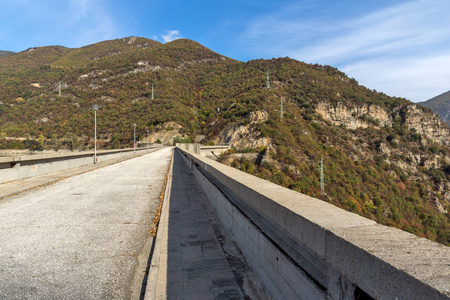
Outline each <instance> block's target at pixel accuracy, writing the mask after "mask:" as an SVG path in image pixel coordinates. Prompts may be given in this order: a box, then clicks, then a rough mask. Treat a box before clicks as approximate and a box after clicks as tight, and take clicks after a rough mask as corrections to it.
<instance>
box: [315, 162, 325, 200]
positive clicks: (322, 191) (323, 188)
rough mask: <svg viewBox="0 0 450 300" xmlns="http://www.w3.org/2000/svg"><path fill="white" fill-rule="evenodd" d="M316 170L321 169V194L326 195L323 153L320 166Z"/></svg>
mask: <svg viewBox="0 0 450 300" xmlns="http://www.w3.org/2000/svg"><path fill="white" fill-rule="evenodd" d="M316 170H320V194H321V195H325V182H324V176H323V155H322V156H321V157H320V168H318V169H316Z"/></svg>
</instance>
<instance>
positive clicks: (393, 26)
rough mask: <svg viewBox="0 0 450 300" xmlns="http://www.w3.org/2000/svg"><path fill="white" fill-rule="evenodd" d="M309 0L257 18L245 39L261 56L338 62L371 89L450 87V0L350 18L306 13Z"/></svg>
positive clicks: (431, 91) (413, 92) (403, 91)
mask: <svg viewBox="0 0 450 300" xmlns="http://www.w3.org/2000/svg"><path fill="white" fill-rule="evenodd" d="M303 3H304V2H303V1H297V2H295V3H294V4H293V5H291V6H290V7H287V8H285V9H283V10H280V11H279V12H276V13H274V14H272V15H269V16H264V17H261V18H259V19H256V20H253V22H251V23H250V24H249V26H248V28H247V30H246V31H245V32H244V34H243V35H242V36H241V43H242V44H244V46H245V45H246V46H248V48H249V49H250V50H251V51H252V52H253V53H259V55H261V53H263V55H264V56H271V55H272V56H286V55H287V56H290V57H292V58H295V59H298V60H302V61H306V62H310V63H320V64H329V65H333V66H336V67H338V68H339V69H341V70H343V71H344V72H346V73H348V74H349V75H350V76H351V77H355V79H356V80H358V81H359V82H360V83H361V84H364V85H366V86H367V87H368V88H371V89H377V90H379V91H382V92H385V93H386V94H390V95H395V96H399V97H406V98H409V99H411V100H413V101H421V100H426V99H428V98H431V97H433V96H436V95H437V94H439V93H442V92H445V91H447V90H449V89H450V71H448V70H446V68H445V66H448V65H449V64H448V63H449V62H450V60H449V57H450V25H449V23H448V21H447V20H448V18H447V13H448V12H449V11H450V1H448V0H414V1H405V2H404V3H402V4H399V5H395V6H391V7H388V8H384V9H382V10H379V11H375V12H372V13H370V14H366V15H363V16H360V17H357V18H347V19H342V18H338V17H334V16H332V17H330V18H326V17H325V18H323V16H320V17H316V16H313V18H311V16H307V17H305V16H303V15H301V14H302V13H304V11H302V9H304V7H302V5H301V4H303ZM310 12H311V11H308V13H310ZM336 13H337V14H339V12H336ZM305 14H306V13H305ZM267 24H271V26H270V27H269V26H268V25H267Z"/></svg>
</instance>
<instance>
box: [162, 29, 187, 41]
mask: <svg viewBox="0 0 450 300" xmlns="http://www.w3.org/2000/svg"><path fill="white" fill-rule="evenodd" d="M164 32H165V34H163V35H162V36H161V37H162V39H163V41H164V43H167V42H171V41H173V40H177V39H181V38H182V36H181V34H180V32H179V31H178V30H165V31H164Z"/></svg>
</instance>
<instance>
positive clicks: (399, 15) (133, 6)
mask: <svg viewBox="0 0 450 300" xmlns="http://www.w3.org/2000/svg"><path fill="white" fill-rule="evenodd" d="M449 13H450V1H449V0H387V1H379V0H289V1H288V0H279V1H267V0H258V1H256V0H248V1H245V0H240V1H234V0H231V1H200V0H190V1H180V0H178V1H176V0H164V1H162V0H133V1H125V0H2V3H1V10H0V50H10V51H15V52H18V51H22V50H25V49H27V48H29V47H37V46H48V45H62V46H66V47H71V48H76V47H81V46H85V45H88V44H93V43H96V42H99V41H102V40H108V39H116V38H122V37H128V36H142V37H146V38H151V39H155V40H158V41H160V42H167V41H170V40H173V39H175V38H189V39H192V40H195V41H197V42H199V43H201V44H203V45H205V46H206V47H208V48H210V49H212V50H214V51H216V52H218V53H220V54H223V55H225V56H228V57H231V58H234V59H238V60H241V61H247V60H251V59H257V58H272V57H285V56H289V57H291V58H294V59H297V60H300V61H304V62H307V63H319V64H324V65H331V66H334V67H337V68H338V69H340V70H341V71H343V72H345V73H346V74H347V75H348V76H350V77H353V78H355V79H356V80H357V81H358V82H359V83H360V84H362V85H365V86H366V87H368V88H370V89H375V90H377V91H380V92H384V93H386V94H388V95H391V96H398V97H405V98H407V99H410V100H412V101H414V102H417V101H423V100H427V99H429V98H431V97H434V96H436V95H439V94H441V93H443V92H446V91H448V90H450V22H449V21H448V15H449Z"/></svg>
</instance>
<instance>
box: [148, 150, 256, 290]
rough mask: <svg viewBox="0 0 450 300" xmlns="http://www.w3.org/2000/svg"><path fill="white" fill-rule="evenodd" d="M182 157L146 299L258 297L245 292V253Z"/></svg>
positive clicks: (175, 171)
mask: <svg viewBox="0 0 450 300" xmlns="http://www.w3.org/2000/svg"><path fill="white" fill-rule="evenodd" d="M179 155H180V154H178V152H175V155H174V161H173V164H174V165H173V174H172V176H173V177H172V186H171V187H170V188H169V190H168V191H167V192H168V193H170V194H168V195H166V199H165V202H164V206H163V211H162V216H161V220H160V225H159V229H158V233H157V240H156V246H155V250H154V255H153V259H152V262H151V267H150V274H149V282H148V285H147V290H146V294H145V296H146V297H145V299H244V298H246V297H247V298H253V297H248V295H244V294H245V292H243V290H244V288H243V286H242V283H243V282H244V281H245V280H244V279H243V277H244V276H245V275H244V273H245V265H244V264H243V262H242V261H241V260H240V258H239V253H238V252H237V251H236V249H235V248H234V247H233V245H232V243H230V242H229V241H227V238H226V236H225V234H224V233H223V232H222V230H223V229H222V228H221V226H220V223H219V221H218V220H217V219H216V217H215V215H214V212H213V211H212V208H211V206H210V204H209V203H208V200H207V199H206V198H205V196H204V195H203V193H202V192H201V191H200V190H199V189H198V187H197V184H196V182H195V179H194V177H193V175H190V174H189V173H190V171H189V169H188V168H187V166H186V165H185V163H184V162H183V161H182V159H181V157H180V156H179ZM231 266H233V268H232V267H231Z"/></svg>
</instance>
